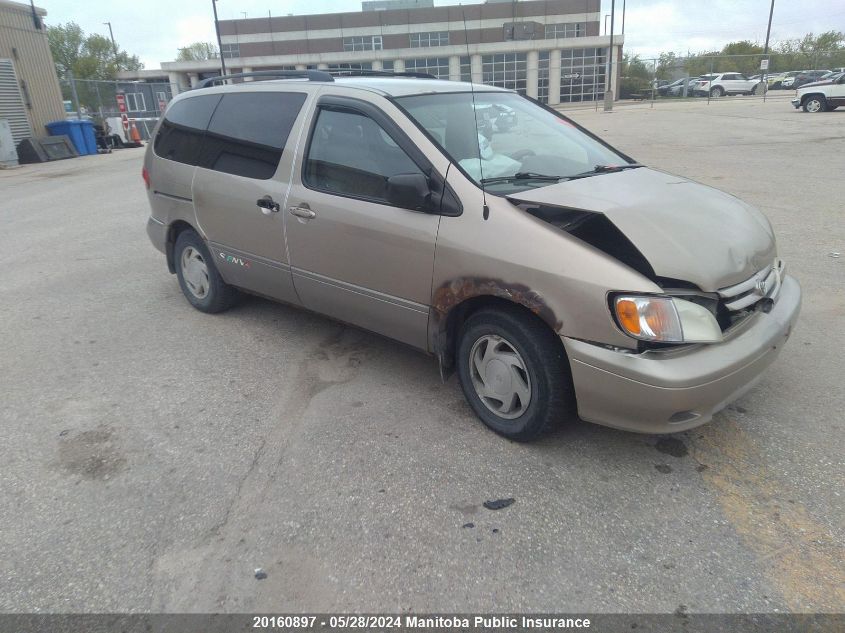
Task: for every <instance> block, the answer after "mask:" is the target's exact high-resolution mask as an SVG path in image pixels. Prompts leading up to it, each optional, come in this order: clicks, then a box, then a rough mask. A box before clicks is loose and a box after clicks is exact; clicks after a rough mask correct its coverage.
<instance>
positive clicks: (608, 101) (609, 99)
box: [604, 0, 616, 112]
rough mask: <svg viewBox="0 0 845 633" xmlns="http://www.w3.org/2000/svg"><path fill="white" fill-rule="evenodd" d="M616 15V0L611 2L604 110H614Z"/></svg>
mask: <svg viewBox="0 0 845 633" xmlns="http://www.w3.org/2000/svg"><path fill="white" fill-rule="evenodd" d="M615 17H616V0H611V3H610V46H609V47H608V50H607V73H606V74H605V79H604V111H605V112H610V111H611V110H613V88H612V86H611V77H612V75H613V20H614V19H615Z"/></svg>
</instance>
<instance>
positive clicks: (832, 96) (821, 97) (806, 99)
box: [792, 72, 845, 112]
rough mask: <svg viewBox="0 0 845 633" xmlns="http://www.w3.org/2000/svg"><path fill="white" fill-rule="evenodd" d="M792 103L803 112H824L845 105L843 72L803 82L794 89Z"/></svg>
mask: <svg viewBox="0 0 845 633" xmlns="http://www.w3.org/2000/svg"><path fill="white" fill-rule="evenodd" d="M792 105H793V106H794V107H795V108H796V109H797V108H803V109H804V112H826V111H828V110H836V108H838V107H839V106H841V105H845V72H841V73H836V74H834V75H831V76H830V77H827V78H826V79H825V80H823V81H816V82H813V83H809V84H804V85H803V86H801V87H800V88H798V90H796V91H795V98H794V99H793V100H792Z"/></svg>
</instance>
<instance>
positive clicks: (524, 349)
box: [457, 306, 576, 442]
mask: <svg viewBox="0 0 845 633" xmlns="http://www.w3.org/2000/svg"><path fill="white" fill-rule="evenodd" d="M457 356H458V358H457V361H458V376H459V379H460V383H461V388H462V389H463V392H464V395H465V396H466V399H467V402H468V403H469V405H470V406H471V407H472V409H473V411H475V414H476V415H477V416H478V417H479V418H481V421H482V422H484V424H486V425H487V426H488V427H489V428H490V429H491V430H493V431H495V432H496V433H498V434H499V435H503V436H505V437H507V438H509V439H511V440H516V441H518V442H527V441H530V440H533V439H536V438H538V437H540V436H541V435H544V434H545V433H547V432H549V431H550V430H551V429H552V427H553V426H554V424H556V423H558V422H560V421H561V420H568V419H574V418H575V417H576V414H575V411H576V406H575V390H574V388H573V386H572V375H571V372H570V369H569V361H568V359H567V357H566V353H565V351H564V349H563V345H562V344H561V341H560V339H559V338H558V337H557V336H556V335H555V333H554V332H552V330H551V329H549V327H548V326H547V325H546V324H544V323H543V322H542V321H540V320H539V319H537V318H536V317H534V316H533V315H531V314H528V313H525V312H523V311H522V310H521V309H520V308H517V307H507V306H503V307H502V308H489V309H483V310H480V311H479V312H476V313H475V314H473V315H472V316H471V317H470V318H469V319H467V321H466V322H465V323H464V325H463V327H462V328H461V333H460V338H459V339H458V350H457Z"/></svg>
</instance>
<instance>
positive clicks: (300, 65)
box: [295, 64, 308, 70]
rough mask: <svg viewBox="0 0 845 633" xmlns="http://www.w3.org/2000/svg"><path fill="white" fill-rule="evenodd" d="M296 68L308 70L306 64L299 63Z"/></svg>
mask: <svg viewBox="0 0 845 633" xmlns="http://www.w3.org/2000/svg"><path fill="white" fill-rule="evenodd" d="M295 68H296V69H297V70H308V68H307V67H306V66H305V64H297V65H296V66H295Z"/></svg>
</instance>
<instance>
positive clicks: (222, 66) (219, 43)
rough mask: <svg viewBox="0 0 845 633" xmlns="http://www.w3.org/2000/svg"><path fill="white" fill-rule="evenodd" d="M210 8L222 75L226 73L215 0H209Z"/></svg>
mask: <svg viewBox="0 0 845 633" xmlns="http://www.w3.org/2000/svg"><path fill="white" fill-rule="evenodd" d="M211 8H212V10H213V11H214V31H215V32H216V33H217V50H219V51H220V68H221V70H222V73H221V74H223V75H225V74H226V60H225V59H223V42H222V41H221V40H220V24H219V23H218V22H217V0H211Z"/></svg>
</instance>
